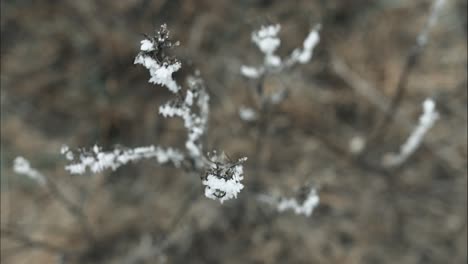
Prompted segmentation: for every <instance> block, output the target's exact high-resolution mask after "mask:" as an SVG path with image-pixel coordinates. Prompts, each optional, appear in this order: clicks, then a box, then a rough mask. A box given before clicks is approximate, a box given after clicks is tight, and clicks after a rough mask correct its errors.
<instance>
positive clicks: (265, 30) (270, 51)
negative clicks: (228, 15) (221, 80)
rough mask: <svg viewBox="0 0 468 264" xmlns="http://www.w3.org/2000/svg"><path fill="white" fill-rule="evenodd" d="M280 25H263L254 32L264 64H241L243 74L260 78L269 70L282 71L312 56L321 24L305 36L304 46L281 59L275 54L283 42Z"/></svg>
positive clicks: (317, 41)
mask: <svg viewBox="0 0 468 264" xmlns="http://www.w3.org/2000/svg"><path fill="white" fill-rule="evenodd" d="M280 29H281V27H280V25H278V24H276V25H267V26H262V27H261V28H260V29H259V30H257V31H254V32H253V33H252V42H253V43H255V44H256V45H257V47H258V48H259V49H260V51H261V52H262V53H263V55H264V59H263V65H260V66H257V67H254V66H246V65H242V66H241V74H242V75H243V76H245V77H247V78H250V79H258V78H260V77H261V76H262V75H263V74H266V73H268V72H280V71H281V70H283V69H285V68H289V67H292V66H294V65H295V64H297V63H301V64H305V63H307V62H309V61H310V59H311V58H312V54H313V50H314V48H315V46H316V45H317V44H318V43H319V41H320V35H319V31H320V25H317V26H315V27H314V28H313V29H312V30H311V31H310V32H309V34H308V35H307V37H306V38H305V40H304V42H303V44H302V47H300V48H296V49H295V50H294V51H293V52H292V53H291V55H290V56H289V57H287V58H285V59H281V58H280V57H279V56H278V55H276V54H275V52H276V50H277V49H278V47H279V46H280V44H281V39H280V38H279V36H278V33H279V31H280Z"/></svg>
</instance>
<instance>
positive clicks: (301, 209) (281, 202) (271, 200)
mask: <svg viewBox="0 0 468 264" xmlns="http://www.w3.org/2000/svg"><path fill="white" fill-rule="evenodd" d="M259 200H260V201H262V202H265V203H267V204H270V205H271V206H273V207H275V208H276V210H277V211H278V212H284V211H287V210H292V211H294V213H296V214H298V215H301V214H302V215H305V216H311V215H312V213H313V211H314V209H315V208H316V207H317V206H318V204H319V202H320V198H319V196H318V194H317V191H316V190H315V189H314V188H310V187H304V188H302V189H301V190H300V191H299V193H298V195H297V197H294V198H286V197H279V198H278V197H274V196H270V195H262V196H260V197H259Z"/></svg>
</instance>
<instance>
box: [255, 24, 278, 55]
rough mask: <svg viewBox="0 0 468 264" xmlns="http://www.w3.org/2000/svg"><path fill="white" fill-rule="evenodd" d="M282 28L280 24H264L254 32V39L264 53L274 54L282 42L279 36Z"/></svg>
mask: <svg viewBox="0 0 468 264" xmlns="http://www.w3.org/2000/svg"><path fill="white" fill-rule="evenodd" d="M280 29H281V26H280V25H278V24H276V25H268V26H262V27H261V28H260V30H258V31H254V32H253V33H252V41H253V42H254V43H255V44H256V45H257V46H258V48H259V49H260V50H261V51H262V52H263V53H265V54H273V53H274V52H275V51H276V49H277V48H278V47H279V45H280V44H281V40H280V39H279V38H278V33H279V31H280Z"/></svg>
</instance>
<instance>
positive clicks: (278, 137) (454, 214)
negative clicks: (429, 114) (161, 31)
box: [0, 0, 468, 264]
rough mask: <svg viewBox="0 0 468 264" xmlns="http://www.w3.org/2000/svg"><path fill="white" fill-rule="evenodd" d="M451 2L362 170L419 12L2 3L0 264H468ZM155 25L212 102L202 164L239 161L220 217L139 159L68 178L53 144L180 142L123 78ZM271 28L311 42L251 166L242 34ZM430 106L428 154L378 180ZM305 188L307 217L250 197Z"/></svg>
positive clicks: (135, 75)
mask: <svg viewBox="0 0 468 264" xmlns="http://www.w3.org/2000/svg"><path fill="white" fill-rule="evenodd" d="M445 2H446V3H445V5H444V6H443V9H442V10H441V12H440V16H439V19H438V22H437V24H436V25H435V26H434V27H433V28H432V29H431V31H430V33H429V42H428V45H427V46H426V47H425V49H424V50H423V53H422V54H421V55H420V56H419V58H418V60H417V62H416V64H415V65H414V67H413V68H412V71H411V73H410V75H409V77H408V82H407V85H406V89H405V93H404V96H403V97H402V99H401V103H400V104H399V108H398V113H397V114H395V119H394V121H393V122H392V123H391V124H390V125H388V126H387V128H386V131H385V132H386V133H385V137H383V138H382V139H381V140H380V141H378V142H377V143H374V144H372V145H370V146H368V148H366V149H365V150H366V151H365V153H362V154H361V155H360V157H359V159H357V158H355V157H354V156H353V155H352V154H351V152H349V146H350V143H351V142H353V139H354V142H356V139H358V140H359V139H364V140H365V139H367V138H368V137H369V136H370V134H371V132H372V131H373V129H374V128H375V126H376V124H377V123H378V122H379V120H381V119H382V117H383V116H384V115H385V112H384V111H383V110H382V109H383V108H382V105H385V104H388V103H389V102H390V101H391V100H392V98H393V96H394V95H395V93H396V92H397V91H396V87H397V83H398V81H399V79H400V76H401V73H402V71H403V68H404V65H405V63H406V61H407V60H408V54H410V50H411V48H412V47H413V45H414V44H415V40H416V37H417V35H418V34H419V32H420V31H421V29H422V28H423V27H424V24H425V23H426V21H427V18H428V14H429V13H430V8H431V4H432V1H428V0H417V1H400V0H398V1H396V0H395V1H388V0H376V1H364V0H355V1H339V0H330V1H323V0H317V1H315V0H314V1H310V0H292V1H274V0H251V1H249V0H239V1H208V0H199V1H195V0H171V1H169V0H166V1H164V0H161V1H146V0H125V1H123V0H122V1H90V0H81V1H71V0H70V1H46V0H42V1H26V0H24V1H23V0H18V1H9V0H2V1H1V78H0V80H1V225H2V240H1V253H2V254H1V262H2V263H350V264H353V263H369V264H371V263H424V264H428V263H467V250H466V247H467V102H468V98H467V87H466V85H467V74H466V70H467V11H466V10H467V2H466V1H464V0H447V1H445ZM163 23H167V25H168V28H169V29H170V31H171V35H172V37H173V38H174V39H175V40H179V41H180V43H181V45H180V47H178V48H177V49H175V50H174V52H173V54H174V55H175V56H176V57H178V58H180V60H181V61H182V64H183V70H182V71H181V72H180V73H177V74H176V78H177V79H178V80H179V81H180V82H183V80H184V78H185V76H186V75H187V74H188V73H190V72H193V71H194V70H195V69H198V70H200V72H201V75H202V77H203V78H204V80H205V82H206V85H207V88H208V90H209V92H210V94H211V100H210V105H211V107H212V109H211V115H210V123H209V132H208V134H207V137H206V138H205V142H206V143H205V149H206V150H213V149H217V150H224V151H225V152H226V153H228V154H229V156H231V157H233V158H238V157H242V156H247V157H249V161H248V162H247V163H246V168H245V174H246V178H245V181H244V184H245V186H246V187H245V190H244V191H242V192H241V193H240V196H239V197H238V199H236V200H232V201H228V202H226V203H225V204H223V205H221V204H219V202H217V201H212V200H209V199H207V198H205V197H204V195H203V186H202V184H201V183H200V179H199V177H198V175H191V174H189V173H186V172H184V171H182V170H178V169H174V168H171V167H170V166H159V165H157V164H155V162H154V161H152V160H147V161H142V162H139V163H138V164H131V165H128V166H125V167H122V168H120V169H118V170H117V171H115V172H105V173H102V174H99V175H82V176H79V177H77V176H70V175H68V174H67V173H66V172H65V170H64V169H63V167H64V165H66V161H65V160H64V159H63V157H61V156H60V153H59V150H60V147H61V146H62V144H67V145H69V146H70V147H71V148H72V149H75V148H81V147H90V146H93V145H94V144H99V145H101V146H103V147H104V149H105V150H109V149H112V148H113V147H115V146H116V145H121V146H126V147H136V146H143V145H151V144H155V145H161V146H175V147H181V148H182V147H183V144H184V141H185V131H184V128H183V124H182V122H181V121H180V120H177V119H176V120H172V119H170V120H167V119H164V118H162V117H161V116H159V115H158V111H157V109H158V106H159V105H160V104H162V103H164V102H166V101H167V100H169V99H170V98H171V96H172V95H171V94H170V93H169V92H168V91H167V90H166V89H163V88H161V87H156V86H153V85H151V84H149V83H148V78H149V77H148V73H147V71H146V70H145V69H143V68H142V67H140V66H135V65H134V64H133V60H134V57H135V55H136V54H137V53H138V51H139V41H140V40H141V39H143V35H142V34H144V33H147V34H152V33H153V32H154V30H155V29H156V28H158V27H159V25H161V24H163ZM266 23H280V24H281V26H282V28H281V33H280V37H281V40H282V42H281V47H280V49H279V54H281V55H283V56H284V55H287V54H289V52H290V51H291V50H293V49H294V48H296V47H298V46H300V45H302V41H303V39H304V38H305V36H307V33H308V31H309V30H310V28H311V27H313V26H315V25H316V24H319V23H320V24H321V25H322V30H321V42H320V43H319V45H318V46H317V47H316V49H315V51H314V57H313V59H312V61H311V62H310V63H308V64H306V65H301V66H300V67H297V68H294V69H293V70H291V71H288V72H283V73H281V74H278V75H274V76H271V77H269V78H267V80H265V86H266V88H267V89H270V88H271V89H276V88H277V87H279V86H287V87H288V88H289V91H290V93H289V95H288V98H287V99H286V100H284V101H283V102H282V103H281V104H279V105H276V106H275V107H274V108H273V109H272V110H271V115H270V118H269V122H268V129H267V132H266V135H265V136H264V138H263V141H264V143H263V145H264V148H263V149H262V151H260V152H259V153H257V151H256V150H255V139H256V135H257V132H258V131H257V126H256V124H255V123H248V122H244V121H242V120H241V119H240V118H239V115H238V109H239V107H240V106H247V107H253V108H255V106H256V104H255V101H254V100H253V98H252V96H251V94H252V91H253V90H254V89H255V85H256V83H255V82H254V81H251V80H248V79H246V78H244V77H243V76H241V74H240V70H239V69H240V66H241V65H243V64H247V65H258V64H260V63H261V61H262V56H261V54H260V52H259V51H258V49H257V48H256V47H255V46H254V45H253V44H252V43H251V41H250V35H251V32H252V30H255V29H257V28H258V27H259V26H261V25H263V24H266ZM428 97H430V98H433V99H434V100H435V101H436V104H437V110H438V111H439V113H440V119H439V120H438V121H437V123H436V125H435V126H434V127H433V128H432V129H431V130H430V131H429V133H428V134H427V136H426V138H425V141H424V144H423V146H421V148H420V149H418V151H417V152H416V153H415V154H414V155H413V156H412V157H411V158H410V159H409V160H408V161H407V163H406V164H405V165H404V166H402V167H401V168H399V169H397V170H385V169H382V168H380V167H379V166H378V165H375V164H379V161H380V158H381V157H382V156H383V155H384V154H385V153H388V152H396V151H398V149H399V146H400V145H401V144H402V143H403V142H404V141H405V139H406V138H407V137H408V135H409V134H410V132H411V130H412V129H413V127H414V126H415V125H416V124H417V122H418V118H419V115H420V114H421V103H422V102H423V100H424V99H425V98H428ZM255 155H257V156H255ZM16 156H23V157H25V158H27V159H29V160H30V161H31V164H32V166H34V167H36V168H37V169H38V170H39V171H41V172H42V173H43V174H46V175H48V176H49V177H51V178H52V179H54V182H55V183H56V185H57V186H58V188H59V189H60V190H61V191H62V192H63V193H64V194H65V195H66V196H67V198H68V199H70V200H73V201H75V202H76V203H78V204H80V205H81V208H82V210H83V213H84V214H85V216H86V219H87V221H88V222H89V225H90V227H91V232H92V233H93V237H94V241H92V242H90V239H89V238H87V237H86V236H85V235H84V234H83V231H82V229H81V228H80V224H79V221H80V220H79V219H77V218H78V217H76V215H73V214H70V212H69V211H67V210H65V209H64V207H63V206H62V204H61V203H60V202H59V201H57V199H56V197H54V195H52V194H51V192H50V191H49V190H48V189H47V188H44V187H41V186H39V185H38V184H37V183H36V182H34V181H31V180H30V179H28V178H25V177H21V176H18V175H16V174H14V173H13V170H12V162H13V159H14V158H15V157H16ZM254 156H255V157H254ZM251 161H257V162H258V163H260V164H261V167H262V169H261V170H259V169H258V168H259V166H258V164H253V163H252V162H251ZM369 164H371V165H369ZM305 184H312V185H313V186H315V187H317V188H318V190H319V195H320V199H321V203H320V205H319V206H318V208H316V210H315V212H314V213H313V215H312V216H311V217H309V218H307V217H304V216H300V215H295V214H294V213H292V212H284V213H278V212H275V211H274V209H272V208H270V207H268V206H267V205H265V204H262V203H261V202H259V201H258V200H257V198H256V194H258V193H273V194H281V195H285V196H291V195H294V193H295V190H297V189H298V188H300V187H301V186H304V185H305ZM5 230H9V231H8V232H6V231H5ZM34 241H35V242H37V243H33V242H34ZM38 241H39V242H42V243H43V244H40V243H39V242H38ZM51 245H52V246H54V248H50V246H51Z"/></svg>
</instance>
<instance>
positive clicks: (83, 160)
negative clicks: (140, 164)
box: [61, 146, 184, 174]
mask: <svg viewBox="0 0 468 264" xmlns="http://www.w3.org/2000/svg"><path fill="white" fill-rule="evenodd" d="M61 152H62V155H65V157H66V158H67V159H69V158H70V157H72V159H73V156H74V155H73V153H72V152H71V151H70V150H68V147H66V146H65V147H62V151H61ZM151 158H156V159H157V161H158V163H160V164H164V163H168V162H172V163H174V165H175V166H176V167H179V166H180V164H181V163H182V161H183V159H184V156H183V155H182V154H181V153H180V152H179V151H177V150H174V149H172V148H168V149H163V148H160V147H154V146H147V147H138V148H134V149H126V150H121V149H115V150H113V151H109V152H104V151H102V150H101V148H100V147H98V146H94V147H93V150H92V151H87V152H86V151H83V153H81V154H80V155H79V158H78V160H77V161H76V162H75V163H72V164H70V165H67V166H65V170H67V171H68V172H69V173H71V174H83V173H85V172H86V171H87V170H89V171H91V172H92V173H99V172H102V171H104V170H106V169H112V170H116V169H117V168H119V167H120V166H123V165H125V164H127V163H129V162H131V161H133V162H134V161H138V160H142V159H151Z"/></svg>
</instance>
